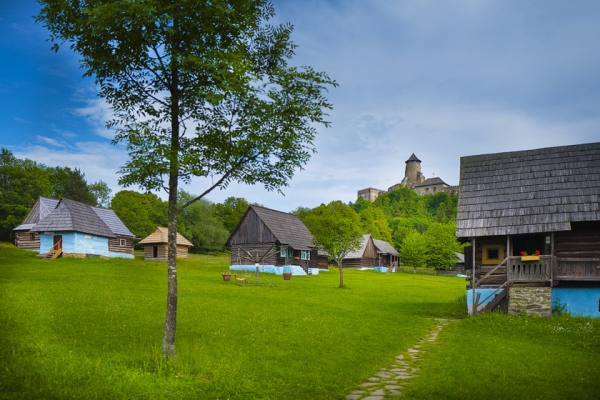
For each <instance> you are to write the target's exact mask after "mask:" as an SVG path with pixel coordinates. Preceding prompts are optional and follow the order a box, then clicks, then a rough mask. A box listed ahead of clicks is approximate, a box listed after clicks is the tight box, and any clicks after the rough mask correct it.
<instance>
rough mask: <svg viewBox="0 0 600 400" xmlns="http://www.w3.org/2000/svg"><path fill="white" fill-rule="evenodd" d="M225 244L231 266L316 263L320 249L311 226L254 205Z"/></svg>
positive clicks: (303, 266)
mask: <svg viewBox="0 0 600 400" xmlns="http://www.w3.org/2000/svg"><path fill="white" fill-rule="evenodd" d="M226 245H227V246H228V247H229V248H230V250H231V265H254V264H256V263H258V264H261V265H273V266H285V265H298V266H301V267H302V268H304V269H305V270H308V268H316V266H317V264H316V263H317V250H316V249H315V247H314V246H313V237H312V235H311V234H310V232H309V231H308V228H306V226H305V225H304V224H303V223H302V221H300V220H299V219H298V217H296V216H295V215H292V214H288V213H285V212H281V211H276V210H271V209H268V208H265V207H259V206H255V205H251V206H249V207H248V209H247V210H246V213H245V214H244V216H243V217H242V219H241V220H240V222H239V223H238V225H237V227H236V228H235V229H234V230H233V232H232V233H231V235H230V236H229V239H227V242H226Z"/></svg>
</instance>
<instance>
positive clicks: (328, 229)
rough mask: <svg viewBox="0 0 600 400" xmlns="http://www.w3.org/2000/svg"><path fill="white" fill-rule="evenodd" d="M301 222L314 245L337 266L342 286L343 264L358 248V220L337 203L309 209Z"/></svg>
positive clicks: (353, 213) (359, 241)
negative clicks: (348, 255) (325, 253)
mask: <svg viewBox="0 0 600 400" xmlns="http://www.w3.org/2000/svg"><path fill="white" fill-rule="evenodd" d="M303 222H304V224H305V225H306V227H307V228H308V230H309V231H310V233H312V235H313V237H314V240H315V246H317V247H318V248H319V249H321V250H324V251H326V252H327V257H328V259H329V260H330V261H335V262H336V263H337V265H338V269H339V272H340V287H343V286H344V275H343V271H342V262H343V260H344V258H345V257H346V255H347V254H348V253H350V252H352V251H355V250H358V249H359V248H360V245H361V239H362V235H363V232H362V229H361V227H360V217H359V216H358V214H356V213H355V212H354V210H353V209H352V208H350V207H349V206H347V205H345V204H344V203H342V202H341V201H339V200H337V201H332V202H331V203H329V204H327V205H325V204H321V205H320V206H318V207H316V208H314V209H312V210H311V211H310V212H309V213H308V214H307V215H306V217H305V218H304V221H303Z"/></svg>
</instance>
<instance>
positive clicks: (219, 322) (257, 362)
mask: <svg viewBox="0 0 600 400" xmlns="http://www.w3.org/2000/svg"><path fill="white" fill-rule="evenodd" d="M226 267H227V259H226V258H223V257H220V258H218V257H210V256H192V257H191V259H190V260H180V261H179V262H178V268H179V308H178V325H177V353H178V357H177V359H176V360H175V361H174V362H172V363H166V362H164V361H163V360H162V357H161V349H160V345H161V340H162V331H163V325H164V313H165V308H166V280H167V273H166V264H164V263H153V262H145V261H142V260H139V259H136V260H115V259H112V260H102V259H58V260H54V261H41V260H39V259H38V258H37V256H36V255H35V254H34V253H29V252H25V251H17V250H16V249H14V248H13V247H12V246H10V245H8V244H0V327H1V329H2V331H1V332H0V398H11V399H12V398H15V399H16V398H23V399H25V398H27V399H28V398H50V399H52V398H56V399H65V398H90V399H94V398H97V399H103V398H111V399H112V398H115V399H119V398H123V399H136V398H137V399H161V398H176V399H198V398H210V399H226V398H229V399H282V398H285V399H308V398H310V399H335V398H341V397H343V396H344V395H345V394H347V393H348V392H349V391H350V390H352V389H353V388H354V387H355V386H356V385H357V384H358V383H360V382H362V381H363V380H365V379H367V378H368V377H369V376H372V374H373V373H374V372H375V371H377V370H378V368H379V367H380V366H381V365H382V364H386V363H389V362H390V361H391V360H392V359H393V357H394V356H395V355H397V354H399V353H400V352H402V351H404V350H406V348H408V347H410V346H411V345H413V344H414V343H416V342H417V341H418V339H419V338H420V337H422V336H423V335H424V334H425V333H426V332H427V331H428V330H429V329H430V328H431V327H432V326H433V325H434V324H435V321H434V318H436V317H452V316H457V315H460V314H461V312H462V310H463V308H464V305H461V304H459V303H458V302H457V298H459V297H460V296H461V295H462V294H463V293H464V282H463V281H462V280H460V279H456V278H440V277H429V276H413V275H410V274H382V273H378V272H373V271H362V272H361V271H347V272H345V282H346V284H347V286H348V288H346V289H339V288H337V285H338V275H337V272H335V270H334V271H332V272H330V273H322V274H319V275H318V276H306V277H293V278H292V280H290V281H284V280H283V279H282V277H281V276H273V275H268V276H263V277H261V282H263V283H267V281H270V282H271V283H272V284H273V286H269V285H259V286H257V285H249V286H239V285H236V284H235V283H234V282H229V283H226V282H223V281H222V278H221V272H222V271H223V270H225V269H226Z"/></svg>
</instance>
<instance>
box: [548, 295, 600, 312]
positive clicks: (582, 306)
mask: <svg viewBox="0 0 600 400" xmlns="http://www.w3.org/2000/svg"><path fill="white" fill-rule="evenodd" d="M557 302H558V303H559V304H560V305H564V306H565V311H567V312H568V313H570V314H572V315H579V316H585V317H595V318H600V311H598V307H599V306H600V305H599V302H600V288H553V289H552V304H553V305H554V304H556V303H557Z"/></svg>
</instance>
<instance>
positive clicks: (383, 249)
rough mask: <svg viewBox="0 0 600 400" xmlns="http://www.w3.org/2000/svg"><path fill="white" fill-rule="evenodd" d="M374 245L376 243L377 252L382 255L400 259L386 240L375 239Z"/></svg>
mask: <svg viewBox="0 0 600 400" xmlns="http://www.w3.org/2000/svg"><path fill="white" fill-rule="evenodd" d="M373 243H375V247H376V248H377V252H378V253H381V254H390V255H392V256H396V257H399V256H400V254H398V251H397V250H396V249H395V248H394V247H393V246H392V245H391V244H389V243H388V242H386V241H385V240H379V239H373Z"/></svg>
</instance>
